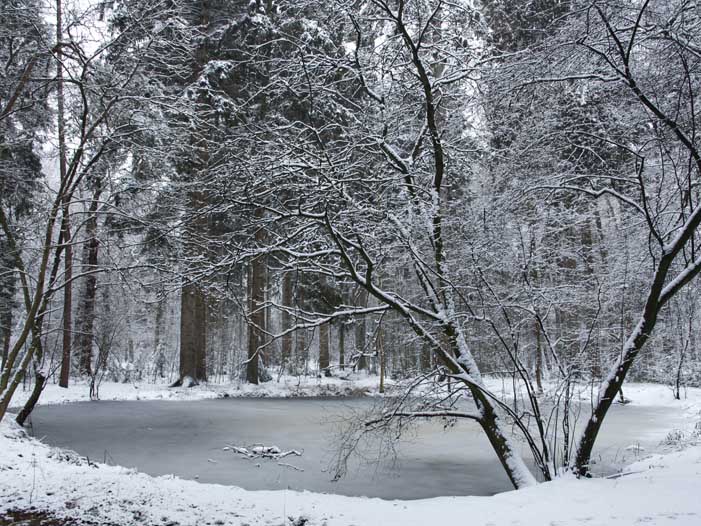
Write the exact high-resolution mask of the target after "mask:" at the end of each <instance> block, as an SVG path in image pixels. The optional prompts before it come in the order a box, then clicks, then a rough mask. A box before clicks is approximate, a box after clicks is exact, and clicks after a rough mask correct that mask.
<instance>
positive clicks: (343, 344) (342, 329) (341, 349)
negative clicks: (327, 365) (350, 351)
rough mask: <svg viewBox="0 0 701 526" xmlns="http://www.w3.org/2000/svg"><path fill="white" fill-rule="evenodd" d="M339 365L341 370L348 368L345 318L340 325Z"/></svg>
mask: <svg viewBox="0 0 701 526" xmlns="http://www.w3.org/2000/svg"><path fill="white" fill-rule="evenodd" d="M338 367H339V369H341V371H343V370H344V369H345V368H346V324H345V323H344V322H343V320H341V323H340V324H339V325H338Z"/></svg>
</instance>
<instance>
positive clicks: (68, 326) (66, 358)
mask: <svg viewBox="0 0 701 526" xmlns="http://www.w3.org/2000/svg"><path fill="white" fill-rule="evenodd" d="M62 3H63V2H62V0H56V42H59V43H61V42H62V41H63V30H62V27H63V5H62ZM56 63H57V64H58V67H57V68H56V99H57V101H56V103H57V110H58V112H57V113H58V115H57V117H58V149H59V172H60V177H61V181H62V182H63V181H65V180H66V177H67V175H68V168H67V162H66V132H65V119H64V97H63V65H62V48H61V46H60V45H57V46H56ZM69 216H70V203H69V202H68V201H65V200H64V203H63V220H62V221H61V230H62V231H63V235H62V237H63V242H64V243H65V244H66V248H65V259H64V262H65V263H64V276H63V282H64V288H63V352H62V355H61V373H60V375H59V382H58V385H60V386H61V387H68V377H69V376H70V372H71V330H72V328H73V327H72V320H71V318H72V316H71V311H72V304H73V298H72V295H73V294H72V284H71V278H72V274H73V248H72V246H71V225H70V219H69Z"/></svg>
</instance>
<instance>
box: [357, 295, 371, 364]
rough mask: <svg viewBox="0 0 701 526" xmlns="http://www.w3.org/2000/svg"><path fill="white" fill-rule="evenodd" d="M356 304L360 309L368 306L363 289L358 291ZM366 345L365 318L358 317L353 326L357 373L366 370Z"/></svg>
mask: <svg viewBox="0 0 701 526" xmlns="http://www.w3.org/2000/svg"><path fill="white" fill-rule="evenodd" d="M358 304H359V306H360V307H367V305H368V292H367V291H366V290H365V289H362V290H361V291H360V294H359V296H358ZM366 345H367V322H366V320H365V316H360V317H359V318H358V319H357V321H356V325H355V348H356V352H357V353H358V362H357V364H356V368H357V370H358V371H360V370H363V369H367V368H368V365H367V359H366V358H365V352H366V351H367V349H366V348H365V347H366Z"/></svg>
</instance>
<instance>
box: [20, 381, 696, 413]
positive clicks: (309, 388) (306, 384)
mask: <svg viewBox="0 0 701 526" xmlns="http://www.w3.org/2000/svg"><path fill="white" fill-rule="evenodd" d="M484 380H485V383H486V385H487V387H488V389H490V390H491V391H492V392H494V393H495V394H497V395H500V396H503V397H504V398H507V399H508V398H510V397H512V396H513V388H514V385H513V383H512V381H511V380H510V379H502V378H485V379H484ZM385 384H386V387H387V390H388V393H391V392H392V391H393V388H395V387H396V388H398V389H401V387H402V386H401V385H400V384H398V383H396V382H394V381H392V380H389V379H386V380H385ZM517 391H519V392H520V393H521V395H522V396H525V391H524V389H523V386H519V385H517ZM623 391H624V393H625V397H626V401H627V402H629V403H631V404H633V405H641V406H656V407H676V408H679V407H681V408H687V409H691V410H694V409H695V408H697V407H698V408H701V389H699V388H692V387H690V388H688V389H683V390H682V393H681V394H682V399H681V400H675V399H674V396H673V395H672V389H671V388H670V387H669V386H667V385H662V384H652V383H627V384H625V385H624V387H623ZM595 392H597V389H595V388H594V387H592V386H586V385H582V386H579V387H578V388H577V391H576V393H575V398H576V399H577V400H579V401H582V402H587V401H589V400H591V397H592V394H593V393H595ZM30 393H31V386H26V387H25V388H24V389H23V388H22V387H20V388H19V389H18V390H17V392H16V393H15V396H14V397H13V399H12V404H11V407H13V408H17V407H21V406H22V405H23V404H24V402H25V401H26V400H27V398H28V397H29V395H30ZM547 393H548V389H547V386H546V394H547ZM378 395H380V392H379V378H378V377H377V376H373V375H367V374H363V373H361V374H355V373H354V374H351V375H349V376H347V377H344V378H339V377H330V378H327V377H320V378H319V377H314V376H307V377H297V376H288V375H285V376H281V377H280V378H279V379H274V380H272V381H270V382H265V383H261V384H258V385H253V384H248V383H245V382H233V383H206V384H201V385H197V386H194V387H189V388H188V387H170V384H167V383H149V382H129V383H118V382H102V383H101V384H100V389H99V399H100V400H113V401H114V400H130V401H133V400H174V401H178V400H207V399H213V398H237V397H251V398H255V397H261V398H266V397H267V398H294V397H342V396H378ZM86 401H90V385H89V384H88V383H86V382H71V384H70V386H69V387H68V388H67V389H64V388H62V387H59V386H58V385H57V384H55V383H50V384H48V385H47V386H46V388H45V389H44V391H43V392H42V395H41V398H40V399H39V405H51V404H64V403H70V402H86Z"/></svg>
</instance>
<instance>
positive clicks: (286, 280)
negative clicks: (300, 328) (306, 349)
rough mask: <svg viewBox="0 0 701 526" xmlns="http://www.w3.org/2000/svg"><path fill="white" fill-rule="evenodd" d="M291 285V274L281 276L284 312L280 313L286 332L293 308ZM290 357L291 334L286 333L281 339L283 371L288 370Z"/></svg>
mask: <svg viewBox="0 0 701 526" xmlns="http://www.w3.org/2000/svg"><path fill="white" fill-rule="evenodd" d="M293 290H294V287H293V283H292V273H291V272H285V273H284V275H283V276H282V306H283V307H284V309H285V310H283V311H282V330H283V331H287V330H289V329H290V328H291V327H292V315H291V314H290V312H289V310H290V309H292V308H293V301H294V297H293ZM291 357H292V333H291V332H290V333H287V334H285V335H284V336H283V337H282V356H281V361H282V367H283V369H285V370H289V368H290V359H291Z"/></svg>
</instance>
